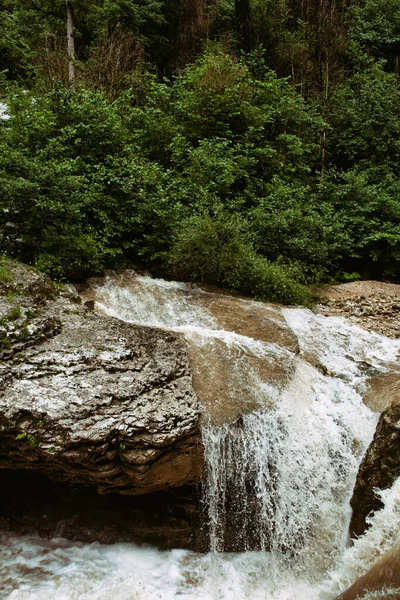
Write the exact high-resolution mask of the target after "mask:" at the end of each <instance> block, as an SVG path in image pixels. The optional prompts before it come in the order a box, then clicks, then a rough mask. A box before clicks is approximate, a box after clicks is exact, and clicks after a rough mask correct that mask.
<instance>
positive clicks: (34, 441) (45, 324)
mask: <svg viewBox="0 0 400 600" xmlns="http://www.w3.org/2000/svg"><path fill="white" fill-rule="evenodd" d="M8 269H9V272H10V280H11V282H10V281H9V282H7V283H6V284H5V285H4V286H3V294H5V293H6V294H7V298H8V299H6V300H4V297H3V306H5V308H3V320H4V322H6V321H7V315H12V319H9V320H8V321H7V326H6V327H3V330H2V332H1V333H2V345H3V359H4V358H7V359H8V360H6V361H4V362H3V363H2V364H1V367H0V378H1V379H0V468H1V469H29V470H35V471H37V472H39V473H44V474H46V476H47V477H49V478H50V479H53V480H56V481H66V482H69V483H72V484H82V485H85V486H91V487H93V488H95V489H96V490H97V491H98V492H100V493H112V492H115V493H119V494H147V493H151V492H156V491H159V490H167V489H169V488H173V487H179V486H182V485H185V484H191V483H194V482H197V481H198V480H199V479H200V475H201V471H202V448H201V445H200V443H199V441H200V440H199V426H198V423H199V410H198V405H197V399H196V396H195V393H194V391H193V388H192V384H191V375H190V369H189V362H188V356H187V349H186V344H185V341H184V339H183V337H182V336H181V335H180V334H175V333H170V332H166V331H161V330H157V329H153V328H148V327H139V326H134V325H129V324H126V323H123V322H121V321H118V320H117V319H113V318H109V317H104V316H100V315H97V314H94V313H93V312H91V311H90V310H88V309H87V308H84V307H82V306H80V305H79V304H76V303H73V302H71V298H65V297H60V296H58V297H56V292H55V290H54V288H53V286H52V285H51V283H50V282H49V280H48V279H47V278H45V277H44V276H42V275H39V274H38V273H37V272H36V271H34V270H30V269H29V268H24V267H23V266H21V265H16V264H14V263H9V264H8ZM31 280H32V281H31ZM27 282H28V283H27ZM10 290H11V291H10ZM32 290H33V291H34V290H37V294H36V292H35V293H33V292H32ZM43 290H45V293H43ZM16 292H17V293H16ZM10 293H14V296H12V297H11V296H10ZM49 296H50V297H52V298H53V299H49ZM7 303H8V304H7ZM16 309H19V313H18V310H16ZM21 332H23V335H21ZM21 338H22V339H21Z"/></svg>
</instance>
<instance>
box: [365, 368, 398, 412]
mask: <svg viewBox="0 0 400 600" xmlns="http://www.w3.org/2000/svg"><path fill="white" fill-rule="evenodd" d="M366 383H367V388H368V389H367V392H366V393H365V394H364V396H363V402H364V404H365V405H366V406H368V408H370V409H371V410H373V411H375V412H383V411H384V410H386V409H387V408H390V407H393V406H397V405H398V404H400V373H399V372H389V373H381V374H379V375H376V376H375V377H370V378H369V379H368V380H367V382H366Z"/></svg>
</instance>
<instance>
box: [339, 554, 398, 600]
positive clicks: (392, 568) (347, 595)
mask: <svg viewBox="0 0 400 600" xmlns="http://www.w3.org/2000/svg"><path fill="white" fill-rule="evenodd" d="M399 567H400V544H398V545H396V546H395V547H394V548H392V549H391V550H389V551H388V552H385V554H383V555H382V556H381V557H379V559H378V560H377V561H376V562H375V563H374V564H373V566H372V567H371V568H370V569H368V571H367V572H366V573H365V574H364V575H362V576H361V577H359V578H358V579H357V581H355V582H354V583H353V585H351V586H350V587H349V588H348V589H347V590H346V591H345V592H343V593H342V594H340V596H337V598H336V599H335V600H357V598H358V599H359V600H361V598H371V597H374V598H376V597H378V598H385V600H400V591H399V588H400V568H399ZM388 589H389V590H390V589H391V590H392V592H389V591H387V590H388ZM372 592H378V593H379V595H378V596H375V595H374V596H372ZM383 594H384V595H383Z"/></svg>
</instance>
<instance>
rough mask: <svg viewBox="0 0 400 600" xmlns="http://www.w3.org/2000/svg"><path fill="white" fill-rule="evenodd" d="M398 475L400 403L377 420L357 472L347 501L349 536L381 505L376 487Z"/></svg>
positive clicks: (359, 532) (384, 485)
mask: <svg viewBox="0 0 400 600" xmlns="http://www.w3.org/2000/svg"><path fill="white" fill-rule="evenodd" d="M399 476H400V406H392V407H391V408H388V409H387V410H386V411H384V412H383V413H382V415H381V417H380V419H379V422H378V425H377V428H376V432H375V436H374V439H373V440H372V442H371V444H370V446H369V448H368V450H367V452H366V454H365V456H364V458H363V460H362V462H361V465H360V468H359V471H358V475H357V480H356V484H355V487H354V492H353V496H352V498H351V500H350V504H351V507H352V509H353V515H352V518H351V522H350V536H351V537H355V536H360V535H362V534H363V533H364V531H365V530H366V528H367V526H368V524H367V522H366V518H367V516H368V515H369V514H370V513H373V512H375V511H376V510H379V509H380V508H382V506H383V504H382V501H381V500H380V498H379V497H377V495H376V494H375V489H380V490H383V489H387V488H389V487H391V486H392V485H393V483H394V481H395V480H396V479H397V478H398V477H399Z"/></svg>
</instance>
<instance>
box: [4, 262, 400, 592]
mask: <svg viewBox="0 0 400 600" xmlns="http://www.w3.org/2000/svg"><path fill="white" fill-rule="evenodd" d="M94 294H95V299H96V303H97V309H98V310H101V311H103V312H105V313H107V314H109V315H111V316H114V317H117V318H120V319H123V320H125V321H128V322H131V323H137V324H141V325H148V326H157V327H162V328H166V329H171V330H174V331H179V332H181V333H183V334H184V335H185V336H186V339H187V342H188V345H189V348H190V353H191V356H192V359H191V360H193V361H195V362H194V366H193V368H194V369H195V370H196V369H197V371H199V374H200V375H199V374H198V377H199V379H200V380H201V382H202V380H203V379H204V377H205V376H206V375H205V374H207V373H209V375H208V377H209V378H210V382H209V383H210V385H209V388H207V390H206V392H207V394H208V396H207V398H208V402H207V409H205V410H206V411H207V410H211V411H212V406H211V408H210V397H209V395H210V389H211V392H212V391H213V390H215V404H216V405H218V403H220V404H221V405H222V408H224V406H223V405H224V403H226V402H231V401H232V403H233V404H234V410H233V412H230V413H229V418H228V417H227V420H226V422H225V423H223V424H220V423H219V424H218V425H215V424H212V422H213V420H212V418H211V417H210V419H209V420H208V419H207V418H206V417H205V418H204V425H203V440H204V447H205V458H206V463H207V467H208V479H207V482H205V495H204V502H205V505H206V514H207V519H208V526H209V529H210V537H211V547H212V549H213V551H214V552H212V553H210V554H207V555H199V554H196V553H193V552H189V551H184V550H174V551H170V552H158V551H156V550H154V549H145V548H138V547H135V546H134V545H130V544H120V545H112V546H105V545H100V544H73V543H70V542H66V541H65V540H44V539H40V538H32V537H26V538H23V537H16V536H13V535H12V534H11V533H5V534H3V538H2V551H1V552H2V556H1V557H0V558H1V562H0V564H1V571H0V579H1V581H2V583H0V598H7V599H10V600H11V599H18V600H23V599H24V600H25V599H26V600H28V599H29V600H39V599H40V600H42V599H43V598H45V597H46V596H48V595H49V594H52V595H53V596H54V597H56V598H57V600H75V599H78V598H79V599H84V600H89V599H90V600H94V599H96V600H97V599H98V600H101V599H103V598H104V599H105V598H107V599H109V598H110V597H112V598H113V599H114V600H128V599H129V600H147V599H157V598H158V599H161V600H169V599H173V598H177V599H178V598H182V599H183V598H185V599H186V598H187V599H188V600H248V599H249V600H250V599H251V600H317V599H319V600H331V599H333V598H335V596H336V595H337V594H338V593H340V592H341V591H343V590H344V589H345V588H346V587H348V585H349V584H350V583H352V582H353V581H354V580H355V579H356V578H357V577H358V576H360V575H361V574H362V573H363V572H364V571H365V570H366V569H368V568H369V567H370V566H371V564H372V563H373V562H374V560H375V559H376V557H377V555H379V554H380V553H381V552H384V551H385V549H386V548H387V547H389V546H390V544H392V543H394V542H395V541H396V540H395V537H396V534H393V532H398V531H399V526H400V516H399V512H400V511H399V508H398V502H397V500H396V498H397V499H398V497H399V493H400V488H399V487H398V485H399V484H396V485H397V487H395V488H393V490H391V491H390V490H389V491H387V492H385V493H384V494H383V496H382V497H383V500H384V502H385V508H384V509H382V511H380V512H379V513H377V514H376V515H375V517H374V519H373V520H372V524H371V528H370V530H369V531H368V533H367V534H366V535H365V536H363V538H361V539H360V540H358V541H357V543H356V544H355V545H354V547H352V548H350V549H347V550H346V543H347V527H348V522H349V519H350V508H349V499H350V496H351V493H352V488H353V485H354V481H355V477H356V473H357V469H358V464H359V462H360V459H361V456H362V455H363V453H364V451H365V449H366V448H367V446H368V444H369V443H370V441H371V439H372V436H373V432H374V429H375V425H376V421H377V414H375V413H372V412H371V411H370V410H369V409H368V408H367V407H366V406H365V405H364V404H363V403H362V400H361V396H360V392H361V391H362V390H363V386H364V381H365V379H366V376H367V375H366V373H367V372H368V371H371V369H372V370H374V372H385V371H386V370H387V369H388V364H390V363H396V362H398V353H399V349H400V342H398V341H393V340H389V339H387V338H385V337H384V336H380V335H377V334H372V333H368V332H366V331H364V330H362V329H360V328H358V327H356V326H354V325H351V324H350V323H348V322H347V321H346V320H345V319H340V318H333V317H322V316H318V315H314V314H313V313H312V312H311V311H309V310H305V309H279V308H274V311H275V312H273V311H272V313H271V314H272V315H274V314H275V315H276V323H277V324H278V323H281V322H282V320H285V321H286V323H287V324H288V326H289V327H290V329H291V330H292V331H293V332H294V333H295V334H296V336H297V338H298V340H299V348H300V353H299V354H296V353H295V352H294V351H293V348H292V349H291V347H290V346H287V347H286V346H285V345H284V344H282V345H278V344H273V343H269V342H266V341H263V340H262V339H254V338H252V337H247V336H246V335H241V334H240V333H237V332H236V333H235V332H233V331H228V330H225V329H224V328H223V327H222V326H221V325H220V323H219V322H218V317H216V316H215V314H211V312H209V311H208V310H207V308H206V306H207V302H204V300H205V299H207V298H208V299H209V298H210V294H209V293H208V292H204V291H201V290H197V289H196V288H194V287H192V286H189V285H186V284H183V283H175V282H166V281H163V280H157V279H151V278H148V277H135V276H134V275H133V274H132V273H128V274H127V275H126V276H124V277H116V278H109V279H108V280H107V281H106V282H105V284H104V285H103V286H102V287H100V288H97V289H95V290H94ZM237 302H238V303H240V305H241V306H242V307H243V306H247V307H248V308H249V311H250V312H251V310H252V307H260V304H259V303H255V302H251V301H245V300H237ZM282 317H283V319H282ZM273 318H274V317H273V316H272V321H273ZM279 319H280V321H279ZM310 357H311V360H310V362H308V361H307V360H306V359H308V358H310ZM318 363H319V365H322V367H324V368H325V369H326V370H327V371H328V372H329V376H327V375H325V374H323V373H322V372H321V371H322V370H323V369H319V370H318V369H317V368H316V367H315V366H314V365H316V364H318ZM204 368H206V369H208V368H209V371H208V370H206V371H202V370H201V369H204ZM274 369H276V370H277V374H276V373H275V372H274V376H271V372H273V371H274ZM219 394H222V396H221V397H222V400H221V398H219V397H218V396H219ZM211 396H212V394H211ZM212 400H213V398H212V397H211V405H212ZM241 406H242V410H241V411H240V410H239V412H238V407H239V409H240V407H241ZM232 415H233V416H232ZM238 415H240V416H239V417H238ZM396 539H397V538H396ZM235 544H236V545H237V546H238V547H240V548H241V549H244V550H246V551H244V552H238V553H228V552H225V551H224V550H225V549H226V548H230V547H232V546H233V547H234V546H235ZM254 549H257V550H254ZM368 597H369V598H370V599H371V600H372V598H375V597H385V596H382V595H380V596H379V595H376V594H375V595H374V594H370V596H368Z"/></svg>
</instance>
